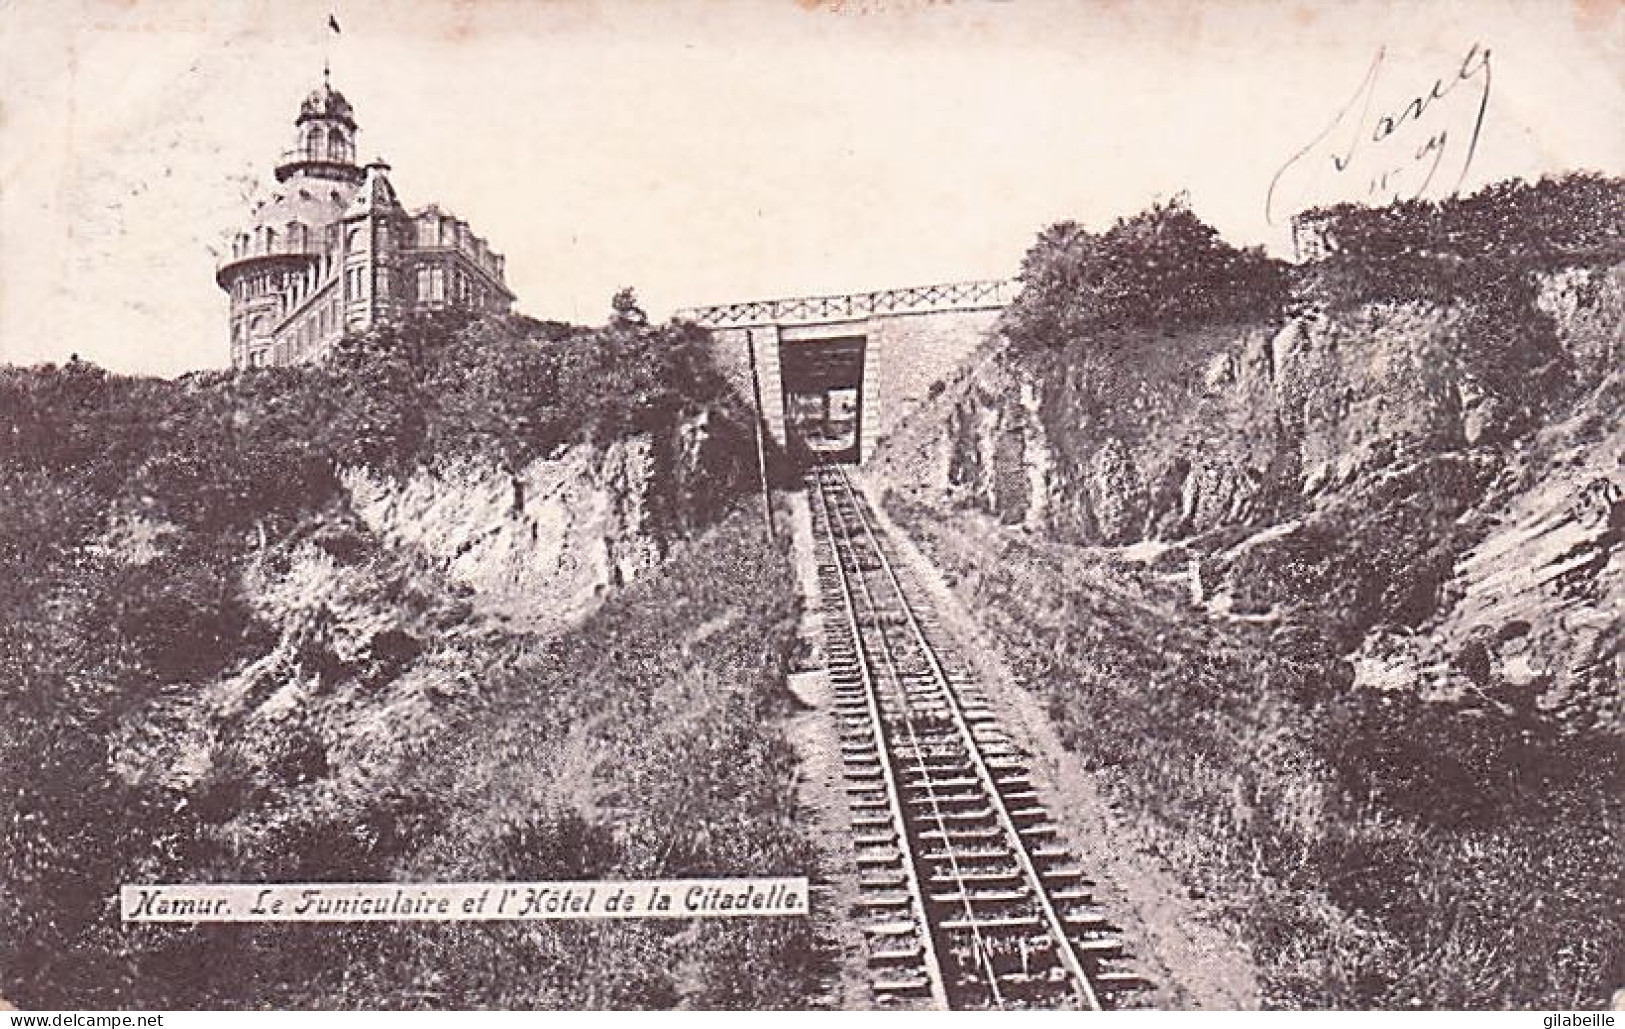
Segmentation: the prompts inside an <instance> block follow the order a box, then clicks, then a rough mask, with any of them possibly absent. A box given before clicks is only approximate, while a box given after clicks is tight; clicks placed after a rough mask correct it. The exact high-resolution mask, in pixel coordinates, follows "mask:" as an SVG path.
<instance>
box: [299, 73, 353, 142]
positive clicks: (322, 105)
mask: <svg viewBox="0 0 1625 1029" xmlns="http://www.w3.org/2000/svg"><path fill="white" fill-rule="evenodd" d="M312 118H324V119H327V120H329V121H336V122H339V123H340V124H343V125H348V126H349V127H350V128H352V129H354V128H355V108H353V107H351V106H350V101H348V100H346V99H344V94H343V93H340V92H339V91H338V90H336V89H334V88H333V86H332V84H331V83H329V82H328V81H327V76H326V74H325V73H324V74H323V75H322V84H321V85H320V86H317V87H316V88H315V89H313V90H311V91H310V95H309V96H307V97H305V102H304V103H302V104H300V105H299V117H298V118H297V119H296V120H295V121H294V124H295V125H303V124H304V123H305V122H307V121H310V120H311V119H312Z"/></svg>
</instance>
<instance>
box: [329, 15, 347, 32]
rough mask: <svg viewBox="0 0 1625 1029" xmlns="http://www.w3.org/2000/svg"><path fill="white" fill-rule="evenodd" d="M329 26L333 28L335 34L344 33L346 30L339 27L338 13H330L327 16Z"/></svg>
mask: <svg viewBox="0 0 1625 1029" xmlns="http://www.w3.org/2000/svg"><path fill="white" fill-rule="evenodd" d="M327 27H328V28H330V29H332V30H333V33H334V35H343V34H344V30H343V29H341V28H339V16H338V15H336V14H329V15H328V16H327Z"/></svg>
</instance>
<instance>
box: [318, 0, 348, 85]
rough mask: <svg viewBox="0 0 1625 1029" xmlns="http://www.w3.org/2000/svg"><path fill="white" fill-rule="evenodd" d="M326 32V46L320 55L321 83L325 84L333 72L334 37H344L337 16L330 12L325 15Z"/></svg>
mask: <svg viewBox="0 0 1625 1029" xmlns="http://www.w3.org/2000/svg"><path fill="white" fill-rule="evenodd" d="M327 30H328V31H327V45H326V48H325V52H324V53H323V54H322V82H323V83H326V82H327V80H328V78H329V77H330V76H331V75H332V71H333V41H334V39H335V38H336V37H338V36H342V35H344V30H343V29H341V28H339V17H338V15H336V14H334V13H332V12H331V11H329V12H328V15H327Z"/></svg>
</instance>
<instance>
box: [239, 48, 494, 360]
mask: <svg viewBox="0 0 1625 1029" xmlns="http://www.w3.org/2000/svg"><path fill="white" fill-rule="evenodd" d="M294 128H295V132H296V135H295V146H294V148H293V149H292V150H289V151H287V152H285V153H284V154H283V155H282V158H281V160H280V161H278V163H277V165H276V181H277V186H276V188H275V189H274V190H273V191H272V192H271V194H270V196H269V197H268V198H266V199H262V200H261V201H259V202H258V203H257V204H256V205H255V207H254V210H253V213H252V216H251V219H250V223H249V225H248V226H247V227H245V228H244V229H242V230H241V231H239V232H238V233H237V234H236V236H235V237H234V238H233V240H232V243H231V252H230V254H229V255H228V256H226V257H224V258H223V259H222V260H221V261H220V263H219V265H218V267H217V268H216V270H215V282H217V283H218V284H219V286H220V288H221V289H223V290H225V291H226V293H227V295H228V296H229V297H230V310H231V315H230V333H231V336H230V338H231V363H232V366H233V367H237V368H247V367H261V366H268V365H285V364H297V363H300V362H303V361H313V360H318V359H320V358H321V357H322V356H323V355H324V354H326V353H327V352H328V351H329V350H330V349H331V348H332V347H333V345H334V344H335V343H337V342H338V340H339V339H340V338H341V337H343V335H344V334H345V333H346V332H355V331H361V330H364V329H367V328H368V327H370V326H372V325H374V324H376V323H378V322H380V321H384V320H388V319H391V318H397V317H400V316H402V315H405V314H409V313H412V312H415V311H433V310H442V309H448V308H456V309H462V310H468V311H476V312H487V313H503V312H506V311H508V310H509V308H510V307H511V306H512V304H513V300H514V295H513V293H512V292H511V291H509V289H508V285H507V280H506V278H505V268H504V261H503V257H502V255H501V254H499V253H497V252H496V251H494V250H492V249H491V248H490V246H489V245H488V244H487V243H486V241H485V240H484V239H482V238H480V237H479V236H477V235H475V234H474V232H473V230H471V229H470V228H469V227H468V224H467V223H466V222H464V221H462V220H461V219H459V218H457V217H456V216H454V215H452V214H451V213H450V212H448V211H442V210H441V209H440V208H439V207H437V206H435V205H433V204H430V205H428V206H426V207H421V208H418V209H416V210H412V211H408V210H407V209H406V208H405V207H403V206H402V204H401V202H400V199H399V198H398V197H397V196H396V195H395V188H394V187H393V186H392V185H390V181H389V170H390V169H389V165H387V164H385V163H384V162H383V161H381V160H379V161H373V162H372V163H370V164H367V165H365V166H363V165H359V164H357V163H356V158H355V155H356V145H355V143H356V121H355V112H354V110H353V109H352V108H351V106H350V103H349V101H348V100H346V99H345V98H344V94H342V93H340V92H339V91H338V90H336V89H334V88H333V87H332V85H331V84H330V83H329V82H328V81H327V76H326V74H325V73H324V74H323V77H322V84H321V85H320V86H319V87H317V88H316V89H315V90H313V91H312V92H311V93H310V95H309V96H307V97H306V98H305V100H304V102H303V103H302V104H300V106H299V116H298V117H297V118H296V119H295V120H294Z"/></svg>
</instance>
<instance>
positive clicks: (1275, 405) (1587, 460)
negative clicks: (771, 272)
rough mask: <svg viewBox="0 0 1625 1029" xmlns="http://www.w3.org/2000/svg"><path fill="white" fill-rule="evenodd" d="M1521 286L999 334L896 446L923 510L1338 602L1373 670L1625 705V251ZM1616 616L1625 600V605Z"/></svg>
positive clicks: (1267, 612) (1338, 624)
mask: <svg viewBox="0 0 1625 1029" xmlns="http://www.w3.org/2000/svg"><path fill="white" fill-rule="evenodd" d="M1532 282H1533V285H1532V287H1531V288H1530V290H1529V292H1528V295H1527V296H1520V297H1511V298H1488V299H1486V298H1480V299H1476V300H1475V299H1473V298H1464V299H1463V298H1458V299H1455V300H1452V301H1450V302H1445V303H1440V302H1437V301H1433V300H1422V299H1418V300H1413V301H1382V302H1365V303H1359V304H1353V305H1347V306H1330V305H1317V306H1314V307H1304V308H1301V309H1299V310H1298V311H1296V312H1295V313H1293V314H1292V315H1291V316H1289V317H1287V318H1285V319H1284V320H1283V321H1282V322H1279V323H1275V324H1262V323H1257V324H1248V323H1240V324H1227V325H1207V326H1200V327H1195V328H1190V329H1186V330H1183V331H1180V332H1176V333H1171V334H1163V333H1152V332H1138V333H1127V332H1125V333H1118V334H1113V335H1108V336H1103V337H1102V338H1100V339H1097V340H1095V341H1093V345H1092V346H1090V347H1087V348H1072V349H1069V350H1066V351H1063V352H1038V353H1033V352H1023V353H1016V352H1015V351H1014V350H1013V349H1012V348H1010V347H1008V346H1006V347H999V346H994V347H991V348H989V349H988V350H986V351H984V352H983V353H982V354H981V355H980V356H979V358H978V360H977V361H976V362H975V363H973V364H972V365H971V366H970V367H968V368H966V369H965V370H963V371H962V372H961V373H960V375H959V376H958V378H957V379H956V380H955V381H953V382H952V383H951V384H950V385H949V387H948V388H947V389H946V390H945V391H944V392H943V394H942V395H941V396H940V397H938V398H937V399H936V401H935V402H934V404H933V405H932V406H930V407H929V408H928V409H927V410H926V411H925V412H924V413H923V415H922V416H921V417H918V418H916V419H915V420H914V421H913V422H912V423H911V424H910V425H908V426H906V427H904V428H903V429H902V430H901V431H899V432H898V433H897V434H895V435H894V437H893V438H892V439H891V440H890V441H889V442H888V444H887V445H886V446H885V447H884V448H883V449H882V454H881V459H880V460H879V462H877V464H876V466H875V471H876V473H877V474H878V475H879V476H880V477H881V478H882V479H883V480H884V481H885V482H887V483H888V484H891V485H893V486H895V487H897V488H899V489H900V490H902V491H904V492H906V493H909V494H912V495H913V496H914V497H915V498H916V499H926V500H933V501H937V502H941V503H946V504H953V505H961V506H964V505H968V506H970V507H973V508H976V509H980V510H983V511H985V512H987V513H989V514H991V515H993V516H995V517H997V518H998V519H999V520H1000V521H1002V522H1004V523H1006V524H1009V525H1019V526H1022V527H1024V528H1026V529H1027V530H1029V531H1031V532H1034V533H1038V534H1042V535H1044V536H1046V537H1049V538H1054V539H1059V540H1064V541H1068V542H1072V543H1077V544H1084V545H1090V546H1105V547H1137V549H1138V550H1139V551H1141V552H1144V553H1146V554H1159V555H1161V556H1160V558H1159V565H1158V567H1160V568H1161V569H1162V570H1164V571H1165V572H1167V573H1168V574H1170V575H1180V576H1185V577H1188V579H1189V581H1190V583H1191V586H1192V589H1193V596H1194V598H1195V600H1196V601H1197V602H1199V603H1201V604H1202V605H1204V606H1205V607H1207V608H1209V609H1211V610H1212V611H1214V612H1216V613H1220V614H1223V615H1226V616H1232V617H1251V618H1263V619H1272V618H1273V619H1277V620H1284V621H1291V620H1292V619H1293V616H1294V612H1295V611H1297V610H1299V609H1301V608H1303V607H1304V605H1309V606H1311V607H1318V608H1320V609H1321V610H1322V613H1324V614H1327V615H1328V616H1329V622H1330V624H1331V627H1332V631H1333V632H1334V634H1335V635H1337V636H1338V640H1337V642H1338V643H1339V645H1340V647H1341V648H1342V649H1344V650H1346V651H1349V652H1357V660H1356V661H1355V668H1356V670H1357V673H1358V674H1359V675H1360V676H1361V678H1362V679H1364V680H1367V681H1370V682H1372V683H1385V682H1386V683H1392V682H1396V681H1399V680H1405V681H1417V680H1418V679H1420V680H1421V682H1422V683H1423V684H1424V689H1426V690H1435V691H1439V690H1442V691H1447V692H1453V693H1459V692H1460V691H1462V690H1464V689H1480V690H1489V691H1490V692H1491V693H1497V691H1500V692H1502V693H1506V692H1507V691H1510V694H1509V696H1513V697H1516V698H1520V699H1518V701H1517V702H1524V701H1528V702H1531V703H1533V702H1535V700H1536V698H1539V700H1538V702H1539V703H1540V704H1543V705H1548V706H1550V705H1553V704H1560V703H1563V702H1565V701H1566V700H1567V699H1569V698H1572V697H1573V696H1574V695H1575V694H1576V693H1584V694H1587V695H1588V696H1591V697H1592V698H1593V700H1595V701H1597V702H1599V703H1601V704H1602V707H1603V708H1604V709H1605V710H1598V709H1597V708H1596V706H1595V705H1592V704H1588V705H1586V708H1587V712H1586V714H1584V715H1583V716H1577V717H1581V718H1582V719H1583V720H1585V721H1590V720H1591V718H1592V717H1593V716H1596V717H1601V718H1604V719H1605V720H1610V721H1612V720H1613V719H1616V718H1617V716H1618V712H1617V696H1616V697H1614V699H1613V700H1611V701H1606V702H1604V697H1605V696H1606V695H1608V694H1610V693H1613V694H1617V690H1618V683H1619V681H1620V672H1621V670H1622V661H1625V657H1622V655H1621V647H1620V629H1619V624H1618V623H1619V619H1618V616H1617V612H1618V611H1619V610H1620V609H1621V607H1622V606H1625V582H1622V577H1621V564H1622V561H1625V558H1622V557H1621V550H1620V542H1619V541H1620V532H1621V525H1622V523H1625V503H1622V500H1621V497H1622V493H1625V467H1622V454H1625V446H1622V444H1625V439H1622V437H1621V427H1620V422H1619V417H1618V411H1619V403H1620V399H1621V390H1622V384H1621V374H1622V373H1621V370H1620V369H1621V366H1622V363H1625V362H1622V358H1625V265H1620V264H1603V265H1590V266H1586V265H1576V266H1573V267H1569V268H1566V269H1563V270H1559V271H1547V272H1545V273H1542V274H1540V275H1538V276H1536V277H1535V278H1534V279H1533V280H1532ZM1610 612H1612V613H1610Z"/></svg>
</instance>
